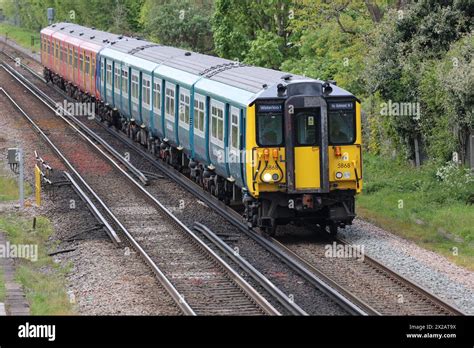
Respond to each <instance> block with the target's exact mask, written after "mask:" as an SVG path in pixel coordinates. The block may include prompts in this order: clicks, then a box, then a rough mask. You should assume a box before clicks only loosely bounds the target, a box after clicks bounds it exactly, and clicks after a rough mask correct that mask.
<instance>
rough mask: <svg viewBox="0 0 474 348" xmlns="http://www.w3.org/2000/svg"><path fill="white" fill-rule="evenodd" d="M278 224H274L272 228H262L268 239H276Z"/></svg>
mask: <svg viewBox="0 0 474 348" xmlns="http://www.w3.org/2000/svg"><path fill="white" fill-rule="evenodd" d="M277 227H278V225H277V224H274V225H273V226H271V227H262V230H263V233H264V234H265V235H266V236H268V237H275V235H276V231H277Z"/></svg>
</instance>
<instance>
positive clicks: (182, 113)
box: [179, 88, 190, 126]
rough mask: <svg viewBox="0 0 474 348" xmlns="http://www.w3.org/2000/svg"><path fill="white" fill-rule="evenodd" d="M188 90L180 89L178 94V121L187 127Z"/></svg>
mask: <svg viewBox="0 0 474 348" xmlns="http://www.w3.org/2000/svg"><path fill="white" fill-rule="evenodd" d="M189 104H190V97H189V90H187V89H184V88H181V89H180V92H179V121H180V122H181V123H184V124H185V125H187V126H189Z"/></svg>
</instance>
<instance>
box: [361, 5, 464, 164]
mask: <svg viewBox="0 0 474 348" xmlns="http://www.w3.org/2000/svg"><path fill="white" fill-rule="evenodd" d="M469 9H470V8H469V6H467V5H466V2H464V1H448V0H446V1H442V2H433V1H428V0H422V1H419V2H417V3H414V4H411V5H410V6H408V7H407V8H405V9H404V11H402V12H397V11H394V10H391V11H388V12H387V13H386V15H385V16H384V20H383V21H382V22H381V25H380V26H378V27H377V29H376V31H375V33H374V37H375V39H374V44H373V45H372V49H371V50H370V52H369V55H368V61H367V63H368V64H367V69H366V71H365V76H366V78H365V80H366V81H367V86H370V88H371V91H370V92H371V93H374V92H375V91H378V92H380V95H381V97H382V98H383V99H384V100H385V101H389V100H391V101H393V102H396V103H419V104H420V105H421V107H422V110H421V111H422V112H421V118H420V119H416V118H415V117H413V116H414V115H402V116H400V115H399V116H396V117H389V118H387V120H386V121H387V122H388V123H389V125H390V128H391V129H392V130H393V131H394V134H396V137H394V140H395V141H396V142H397V143H398V144H399V148H400V150H404V151H405V152H406V153H407V156H408V158H413V157H414V150H415V141H417V140H418V139H421V140H422V141H423V142H424V143H425V144H426V146H427V149H428V153H430V154H431V155H433V156H436V157H437V156H441V157H446V156H447V153H448V152H450V150H451V149H452V148H453V138H452V136H449V134H447V133H446V129H450V128H446V127H447V126H449V123H448V122H447V120H446V119H445V118H440V116H439V115H440V113H442V114H443V115H446V113H447V112H448V109H447V105H443V104H444V102H443V103H439V102H438V101H437V98H435V99H434V98H433V95H437V96H438V97H439V98H441V100H443V101H448V100H449V98H450V97H449V93H451V92H448V90H446V88H445V87H444V86H446V85H447V84H446V81H444V80H445V79H446V77H447V76H448V74H449V73H452V74H453V78H454V77H456V76H458V75H457V74H459V70H450V71H444V72H443V73H442V74H441V75H443V74H444V76H441V75H440V72H439V70H438V69H437V68H436V67H437V66H438V65H439V64H440V62H441V61H442V60H443V59H444V57H445V56H446V54H447V51H448V50H449V49H450V47H451V45H452V44H453V43H455V42H456V41H457V40H459V39H460V38H461V37H462V36H463V35H465V34H466V33H469V32H470V31H471V24H470V23H471V22H472V17H471V16H472V12H468V11H469ZM464 44H465V45H467V44H468V42H464ZM469 59H470V58H469ZM465 66H469V63H466V64H465ZM466 72H467V70H466V71H464V73H466ZM456 81H457V82H458V83H459V84H462V83H461V81H460V80H459V79H456ZM433 86H438V87H439V88H434V87H433ZM465 87H467V86H465V85H464V86H463V88H465ZM453 88H454V86H453ZM440 91H444V92H440ZM457 98H458V99H462V100H464V102H462V103H460V104H459V103H458V105H459V108H458V110H457V112H458V113H463V114H466V112H465V107H466V103H465V98H466V96H461V95H460V94H459V91H458V94H457ZM451 116H454V114H453V113H451ZM454 119H457V117H454ZM461 123H462V122H461ZM461 123H460V122H459V121H457V124H456V125H455V126H452V127H451V129H457V131H456V132H458V131H460V130H461V129H464V130H463V132H467V130H466V128H465V126H462V125H461ZM436 125H437V129H439V130H440V134H441V136H439V137H438V136H433V134H432V130H433V129H434V128H436V127H434V126H436ZM457 136H458V135H456V137H457ZM463 137H464V136H463ZM455 143H456V146H455V148H456V149H457V150H458V151H460V150H461V147H462V144H461V142H459V141H456V142H455ZM440 149H444V151H440ZM438 158H439V157H438ZM440 159H446V158H440Z"/></svg>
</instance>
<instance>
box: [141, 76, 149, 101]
mask: <svg viewBox="0 0 474 348" xmlns="http://www.w3.org/2000/svg"><path fill="white" fill-rule="evenodd" d="M142 82H143V85H142V102H143V106H144V107H145V108H147V109H149V108H150V86H151V81H150V80H148V78H143V80H142Z"/></svg>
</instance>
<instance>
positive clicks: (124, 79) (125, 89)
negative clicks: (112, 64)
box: [122, 68, 128, 98]
mask: <svg viewBox="0 0 474 348" xmlns="http://www.w3.org/2000/svg"><path fill="white" fill-rule="evenodd" d="M122 96H124V97H125V98H128V69H126V68H122Z"/></svg>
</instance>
